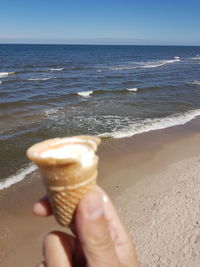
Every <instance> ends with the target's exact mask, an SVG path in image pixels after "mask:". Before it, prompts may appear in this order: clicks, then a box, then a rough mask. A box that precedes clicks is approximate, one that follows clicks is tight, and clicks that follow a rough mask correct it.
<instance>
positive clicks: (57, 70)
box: [49, 68, 64, 71]
mask: <svg viewBox="0 0 200 267" xmlns="http://www.w3.org/2000/svg"><path fill="white" fill-rule="evenodd" d="M49 70H50V71H61V70H64V68H60V69H59V68H58V69H49Z"/></svg>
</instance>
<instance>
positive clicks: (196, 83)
mask: <svg viewBox="0 0 200 267" xmlns="http://www.w3.org/2000/svg"><path fill="white" fill-rule="evenodd" d="M190 84H194V85H200V81H194V82H191V83H190Z"/></svg>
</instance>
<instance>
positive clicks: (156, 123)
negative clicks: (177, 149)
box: [100, 109, 200, 138]
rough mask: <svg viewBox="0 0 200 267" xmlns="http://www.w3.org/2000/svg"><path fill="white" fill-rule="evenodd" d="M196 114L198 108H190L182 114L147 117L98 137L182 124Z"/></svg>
mask: <svg viewBox="0 0 200 267" xmlns="http://www.w3.org/2000/svg"><path fill="white" fill-rule="evenodd" d="M197 116H200V109H196V110H191V111H188V112H185V113H182V114H180V113H178V114H176V115H172V116H168V117H164V118H154V119H150V118H148V119H145V120H142V121H140V122H135V123H131V124H130V125H128V126H127V127H125V128H123V129H119V130H117V131H113V132H110V133H103V134H101V135H100V137H101V138H124V137H130V136H133V135H136V134H141V133H144V132H149V131H153V130H160V129H165V128H168V127H172V126H175V125H183V124H185V123H187V122H188V121H191V120H192V119H194V118H195V117H197Z"/></svg>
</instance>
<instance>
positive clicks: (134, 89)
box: [126, 88, 138, 92]
mask: <svg viewBox="0 0 200 267" xmlns="http://www.w3.org/2000/svg"><path fill="white" fill-rule="evenodd" d="M126 90H127V91H129V92H137V91H138V89H137V88H127V89H126Z"/></svg>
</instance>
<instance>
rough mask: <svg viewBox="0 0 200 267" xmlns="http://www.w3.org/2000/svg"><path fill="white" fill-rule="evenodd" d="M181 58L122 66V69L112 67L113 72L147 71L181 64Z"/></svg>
mask: <svg viewBox="0 0 200 267" xmlns="http://www.w3.org/2000/svg"><path fill="white" fill-rule="evenodd" d="M179 61H180V58H179V57H174V59H167V60H155V61H148V62H133V64H134V65H129V66H127V65H126V66H120V67H114V68H113V67H111V68H110V69H111V70H129V69H139V68H140V69H147V68H158V67H161V66H164V65H166V64H172V63H175V62H179Z"/></svg>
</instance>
